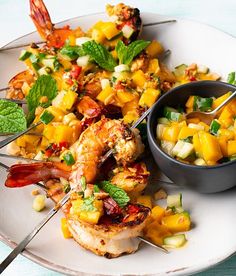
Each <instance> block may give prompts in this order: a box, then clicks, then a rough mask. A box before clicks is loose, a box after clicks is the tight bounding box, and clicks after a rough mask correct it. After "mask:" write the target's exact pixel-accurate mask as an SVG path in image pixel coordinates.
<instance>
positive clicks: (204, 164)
mask: <svg viewBox="0 0 236 276" xmlns="http://www.w3.org/2000/svg"><path fill="white" fill-rule="evenodd" d="M193 163H194V165H197V166H206V162H205V160H204V159H202V158H197V159H196V160H195V161H194V162H193Z"/></svg>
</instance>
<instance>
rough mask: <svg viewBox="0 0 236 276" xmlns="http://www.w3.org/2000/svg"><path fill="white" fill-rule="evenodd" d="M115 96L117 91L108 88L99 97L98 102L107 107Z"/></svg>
mask: <svg viewBox="0 0 236 276" xmlns="http://www.w3.org/2000/svg"><path fill="white" fill-rule="evenodd" d="M114 96H115V91H114V90H113V88H112V87H110V86H106V87H105V88H104V89H103V90H102V91H101V92H100V93H99V94H98V96H97V100H99V101H101V102H103V103H104V104H105V105H107V104H110V103H111V101H113V99H114Z"/></svg>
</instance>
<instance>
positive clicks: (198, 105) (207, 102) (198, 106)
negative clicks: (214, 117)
mask: <svg viewBox="0 0 236 276" xmlns="http://www.w3.org/2000/svg"><path fill="white" fill-rule="evenodd" d="M212 103H213V98H202V97H199V96H194V102H193V110H200V111H208V110H210V109H211V107H212Z"/></svg>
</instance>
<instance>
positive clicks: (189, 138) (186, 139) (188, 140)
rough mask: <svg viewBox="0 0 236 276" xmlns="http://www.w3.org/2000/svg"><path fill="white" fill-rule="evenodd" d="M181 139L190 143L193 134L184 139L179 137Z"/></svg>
mask: <svg viewBox="0 0 236 276" xmlns="http://www.w3.org/2000/svg"><path fill="white" fill-rule="evenodd" d="M181 141H184V142H188V143H191V144H192V142H193V136H188V137H186V138H184V139H181Z"/></svg>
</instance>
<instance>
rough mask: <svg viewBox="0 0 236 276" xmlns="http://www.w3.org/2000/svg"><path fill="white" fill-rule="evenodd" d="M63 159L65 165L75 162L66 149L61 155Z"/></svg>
mask: <svg viewBox="0 0 236 276" xmlns="http://www.w3.org/2000/svg"><path fill="white" fill-rule="evenodd" d="M63 160H64V161H65V162H66V165H68V166H71V165H73V164H75V159H74V157H73V155H72V153H71V152H70V151H67V152H66V153H65V154H64V155H63Z"/></svg>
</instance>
